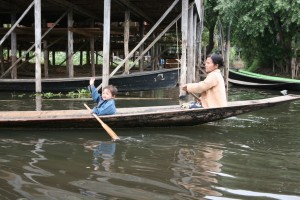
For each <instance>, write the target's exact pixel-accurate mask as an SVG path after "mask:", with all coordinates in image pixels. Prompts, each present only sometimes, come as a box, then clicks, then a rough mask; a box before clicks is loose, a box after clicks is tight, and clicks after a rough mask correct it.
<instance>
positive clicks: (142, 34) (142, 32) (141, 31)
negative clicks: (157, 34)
mask: <svg viewBox="0 0 300 200" xmlns="http://www.w3.org/2000/svg"><path fill="white" fill-rule="evenodd" d="M139 24H140V39H141V40H142V39H143V37H144V31H145V26H144V21H140V22H139ZM143 51H144V44H142V45H141V46H140V48H139V56H140V55H142V52H143ZM139 67H140V71H141V72H142V71H144V69H143V67H144V56H141V59H140V63H139Z"/></svg>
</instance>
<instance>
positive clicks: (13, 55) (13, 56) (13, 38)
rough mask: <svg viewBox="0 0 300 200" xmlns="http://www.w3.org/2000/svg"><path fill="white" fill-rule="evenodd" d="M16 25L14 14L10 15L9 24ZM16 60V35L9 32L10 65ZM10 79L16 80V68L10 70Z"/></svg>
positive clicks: (13, 32)
mask: <svg viewBox="0 0 300 200" xmlns="http://www.w3.org/2000/svg"><path fill="white" fill-rule="evenodd" d="M15 23H16V13H15V12H13V13H12V14H11V24H15ZM16 60H17V34H16V32H15V31H12V32H11V65H13V64H14V63H15V62H16ZM11 78H12V79H16V78H17V66H15V67H13V68H12V70H11Z"/></svg>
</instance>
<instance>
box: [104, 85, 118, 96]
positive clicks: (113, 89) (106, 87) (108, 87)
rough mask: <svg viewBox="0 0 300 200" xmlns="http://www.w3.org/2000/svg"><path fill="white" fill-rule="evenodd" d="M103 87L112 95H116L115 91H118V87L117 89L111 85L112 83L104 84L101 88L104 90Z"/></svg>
mask: <svg viewBox="0 0 300 200" xmlns="http://www.w3.org/2000/svg"><path fill="white" fill-rule="evenodd" d="M104 89H108V90H109V91H110V92H111V94H112V96H116V95H117V93H118V89H117V88H116V87H115V86H113V85H108V86H105V87H104V88H103V90H104Z"/></svg>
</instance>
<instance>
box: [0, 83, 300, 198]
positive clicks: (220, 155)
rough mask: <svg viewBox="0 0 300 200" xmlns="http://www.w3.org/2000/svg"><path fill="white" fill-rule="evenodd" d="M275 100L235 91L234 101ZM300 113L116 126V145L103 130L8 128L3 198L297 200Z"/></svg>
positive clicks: (1, 149)
mask: <svg viewBox="0 0 300 200" xmlns="http://www.w3.org/2000/svg"><path fill="white" fill-rule="evenodd" d="M173 94H174V92H171V93H170V94H167V93H163V94H162V93H159V94H157V93H152V94H151V95H149V96H148V97H151V98H157V99H155V100H154V99H149V100H130V101H128V100H122V101H121V100H120V101H119V102H117V103H118V104H119V105H120V106H126V105H135V104H136V103H140V104H141V105H144V104H147V105H148V104H155V105H157V104H160V105H164V104H166V103H167V102H172V103H174V102H176V101H177V100H176V99H175V98H173V96H172V95H173ZM274 94H275V93H274V92H270V91H255V90H248V89H247V90H243V89H234V90H233V91H231V95H230V99H247V98H254V97H265V96H273V95H274ZM143 95H146V96H147V95H148V94H143ZM137 96H138V95H137ZM170 96H171V97H172V98H171V99H167V98H168V97H170ZM163 98H166V99H163ZM2 100H5V98H2ZM7 100H9V97H8V98H7ZM15 100H18V99H15ZM141 101H143V102H141ZM23 102H31V103H27V104H26V103H24V104H21V105H19V108H21V109H23V110H28V109H30V108H32V107H34V106H35V103H34V101H32V100H30V99H27V100H24V101H23ZM32 102H33V103H32ZM54 102H56V101H54ZM71 102H72V103H71V104H72V105H71V106H70V107H73V108H77V109H80V108H82V107H83V106H82V101H71ZM1 103H2V105H1V109H4V108H5V109H7V108H10V109H14V108H15V107H16V106H15V104H13V101H11V100H10V106H7V102H6V101H2V102H1ZM61 104H63V105H64V106H66V105H69V104H68V103H67V102H64V101H63V102H60V103H59V105H57V103H50V101H48V102H47V104H46V105H47V106H45V104H43V106H42V107H43V108H47V109H54V108H55V107H57V106H61ZM62 107H63V106H62ZM299 111H300V101H295V102H292V103H288V104H283V105H280V106H277V107H273V108H267V109H264V110H260V111H257V112H253V113H249V114H244V115H240V116H237V117H232V118H229V119H225V120H221V121H217V122H212V123H208V124H205V125H200V126H194V127H172V128H135V129H114V131H115V132H116V133H117V134H118V135H119V136H120V137H121V140H120V141H117V142H112V141H110V138H109V136H108V135H107V133H106V132H105V131H104V130H103V129H101V127H100V126H99V127H95V129H83V130H79V129H68V130H54V131H53V130H5V129H0V185H1V188H0V199H113V200H116V199H122V200H123V199H138V200H140V199H155V200H157V199H163V200H165V199H217V200H218V199H288V200H289V199H295V200H298V199H300V181H299V180H300V151H299V147H300V135H299V131H300V123H299V122H300V116H299Z"/></svg>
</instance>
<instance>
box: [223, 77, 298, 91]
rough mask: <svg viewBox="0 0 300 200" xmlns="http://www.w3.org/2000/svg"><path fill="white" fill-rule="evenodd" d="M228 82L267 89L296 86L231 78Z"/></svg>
mask: <svg viewBox="0 0 300 200" xmlns="http://www.w3.org/2000/svg"><path fill="white" fill-rule="evenodd" d="M228 82H229V83H231V84H233V85H236V86H241V87H250V88H257V89H268V90H293V89H294V88H297V85H296V84H295V83H254V82H247V81H240V80H235V79H231V78H229V79H228ZM291 88H292V89H291Z"/></svg>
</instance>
